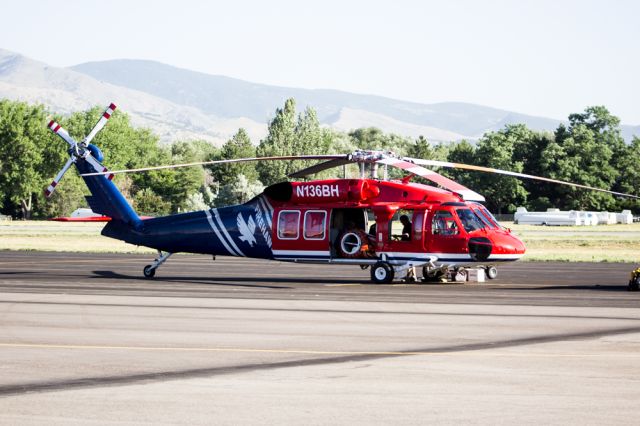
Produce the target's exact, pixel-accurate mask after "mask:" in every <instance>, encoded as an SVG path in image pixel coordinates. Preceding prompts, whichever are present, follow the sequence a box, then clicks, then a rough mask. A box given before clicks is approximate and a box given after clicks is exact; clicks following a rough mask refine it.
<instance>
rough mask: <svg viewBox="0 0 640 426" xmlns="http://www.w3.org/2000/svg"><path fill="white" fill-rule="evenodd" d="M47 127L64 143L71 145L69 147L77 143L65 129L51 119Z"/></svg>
mask: <svg viewBox="0 0 640 426" xmlns="http://www.w3.org/2000/svg"><path fill="white" fill-rule="evenodd" d="M48 127H49V129H50V130H51V131H52V132H53V133H55V134H56V135H58V136H60V137H61V138H62V139H63V140H64V141H65V142H66V143H68V144H69V145H70V146H71V148H73V147H75V146H76V145H77V142H76V141H75V140H74V139H73V138H72V137H71V136H69V133H68V132H67V131H66V130H65V129H63V128H62V126H60V124H58V123H56V122H55V121H53V120H51V121H50V122H49V125H48Z"/></svg>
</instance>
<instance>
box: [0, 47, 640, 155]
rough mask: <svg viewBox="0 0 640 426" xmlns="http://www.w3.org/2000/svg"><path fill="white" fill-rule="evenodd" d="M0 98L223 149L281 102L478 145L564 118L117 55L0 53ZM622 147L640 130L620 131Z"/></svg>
mask: <svg viewBox="0 0 640 426" xmlns="http://www.w3.org/2000/svg"><path fill="white" fill-rule="evenodd" d="M0 97H6V98H9V99H17V100H24V101H28V102H36V103H42V104H44V105H46V106H48V107H50V108H51V109H52V111H55V112H60V113H64V114H69V113H71V112H73V111H77V110H81V109H86V108H89V107H92V106H94V105H103V104H104V105H107V104H108V103H109V102H111V101H113V102H115V103H116V104H117V105H118V106H119V107H120V108H121V109H122V110H124V111H126V112H127V113H128V114H129V115H130V117H131V121H132V123H133V124H134V125H137V126H144V127H149V128H151V129H152V130H153V131H154V132H156V133H157V134H159V135H160V137H161V140H163V141H164V142H169V141H173V140H177V139H188V138H197V139H205V140H209V141H211V142H214V143H216V144H218V145H219V144H222V143H223V142H224V141H226V140H227V139H228V138H229V137H231V136H232V135H233V134H234V133H235V132H236V131H237V130H238V128H239V127H244V128H245V129H246V130H247V131H248V133H249V135H250V137H251V139H252V141H253V142H254V143H257V142H258V141H259V140H260V139H261V138H263V137H264V136H265V135H266V133H267V123H268V122H269V120H270V119H271V118H272V117H273V115H274V112H275V109H276V108H279V107H282V105H283V104H284V101H285V100H286V99H287V98H290V97H293V98H295V99H296V103H297V105H298V109H299V110H302V109H304V108H305V107H307V106H310V107H312V108H314V109H315V110H316V111H317V113H318V117H319V119H320V121H321V123H322V124H323V125H326V126H331V127H333V128H336V129H337V130H341V131H350V130H354V129H357V128H360V127H371V126H373V127H379V128H380V129H381V130H383V131H385V132H389V133H396V134H400V135H404V136H410V137H417V136H418V135H422V136H425V137H426V138H427V139H429V140H431V141H433V142H451V141H456V140H460V139H469V140H476V139H478V138H479V137H481V136H482V135H483V134H484V133H486V132H490V131H495V130H499V129H501V128H503V127H504V126H505V125H506V124H516V123H524V124H526V125H527V126H528V127H529V128H531V129H534V130H547V131H553V130H555V128H556V127H557V126H558V124H560V123H562V122H565V121H562V120H556V119H552V118H547V117H537V116H531V115H527V114H521V113H518V112H513V111H508V110H503V109H499V108H493V107H489V106H484V105H478V104H471V103H465V102H439V103H432V104H424V103H418V102H411V101H403V100H398V99H393V98H389V97H384V96H379V95H367V94H357V93H350V92H345V91H340V90H334V89H304V88H289V87H284V86H271V85H267V84H261V83H253V82H249V81H245V80H241V79H237V78H233V77H227V76H222V75H211V74H206V73H202V72H198V71H192V70H188V69H185V68H179V67H174V66H172V65H167V64H163V63H160V62H156V61H150V60H138V59H116V60H109V61H95V62H87V63H83V64H78V65H75V66H73V67H69V68H60V67H53V66H50V65H48V64H46V63H43V62H39V61H36V60H33V59H30V58H27V57H25V56H23V55H21V54H19V53H15V52H10V51H8V50H3V49H0ZM621 127H622V132H623V136H624V137H625V139H626V140H627V141H629V140H630V139H631V135H632V134H638V135H640V126H626V125H623V126H621Z"/></svg>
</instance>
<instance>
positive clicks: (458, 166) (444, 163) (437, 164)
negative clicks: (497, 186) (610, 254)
mask: <svg viewBox="0 0 640 426" xmlns="http://www.w3.org/2000/svg"><path fill="white" fill-rule="evenodd" d="M405 160H407V161H411V162H412V163H414V164H422V165H425V166H434V167H447V168H450V169H461V170H473V171H477V172H484V173H495V174H500V175H506V176H513V177H518V178H524V179H533V180H540V181H543V182H550V183H557V184H560V185H568V186H573V187H575V188H583V189H590V190H592V191H600V192H606V193H608V194H612V195H618V196H621V197H628V198H636V199H640V197H639V196H637V195H632V194H625V193H623V192H616V191H610V190H608V189H602V188H596V187H593V186H588V185H582V184H579V183H573V182H567V181H563V180H558V179H551V178H546V177H542V176H534V175H528V174H526V173H518V172H511V171H508V170H500V169H494V168H491V167H483V166H475V165H472V164H462V163H450V162H448V161H437V160H422V159H418V158H405Z"/></svg>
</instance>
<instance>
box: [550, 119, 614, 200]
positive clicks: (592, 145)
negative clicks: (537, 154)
mask: <svg viewBox="0 0 640 426" xmlns="http://www.w3.org/2000/svg"><path fill="white" fill-rule="evenodd" d="M587 110H588V109H587ZM570 117H573V118H574V119H572V120H570V122H571V124H570V126H569V128H568V129H567V128H566V127H565V126H559V127H558V129H557V130H556V133H555V140H554V141H553V142H550V143H548V145H547V147H546V148H545V149H544V150H543V152H542V154H541V167H542V172H543V173H541V174H542V175H543V176H546V177H551V178H554V179H559V180H564V181H568V182H573V183H578V184H582V185H588V186H593V187H596V188H602V189H610V188H611V187H612V186H613V185H614V183H615V182H616V179H617V178H618V175H619V172H618V171H617V170H616V167H615V166H614V165H613V164H612V163H613V162H612V159H613V152H614V149H618V148H615V145H616V143H615V141H614V142H613V143H611V144H610V143H609V142H607V141H606V139H607V137H603V133H601V132H598V131H597V129H594V127H593V126H592V125H591V124H589V123H588V122H580V121H579V120H575V115H574V114H572V116H570ZM549 188H550V191H549V201H550V204H552V205H554V206H556V207H560V208H565V209H578V210H584V209H586V210H605V209H608V208H613V207H614V206H615V200H614V198H613V197H612V196H611V195H609V194H606V193H603V192H597V191H591V190H586V189H579V188H574V187H569V186H564V185H554V186H552V187H549Z"/></svg>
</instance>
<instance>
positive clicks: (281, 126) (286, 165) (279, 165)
mask: <svg viewBox="0 0 640 426" xmlns="http://www.w3.org/2000/svg"><path fill="white" fill-rule="evenodd" d="M295 129H296V103H295V100H294V99H293V98H291V99H287V100H286V102H285V103H284V108H278V109H277V110H276V115H275V117H274V118H273V120H271V123H269V133H268V134H267V137H266V138H265V139H263V140H261V141H260V144H259V145H258V148H257V150H256V151H257V154H258V156H259V157H273V156H287V155H297V154H298V153H296V152H294V147H295ZM291 164H292V163H291V162H290V161H260V162H258V163H257V164H256V170H257V171H258V175H259V176H260V181H261V182H263V183H264V184H265V185H271V184H274V183H277V182H281V181H283V180H287V175H288V174H289V173H291V172H293V168H292V167H291Z"/></svg>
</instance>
